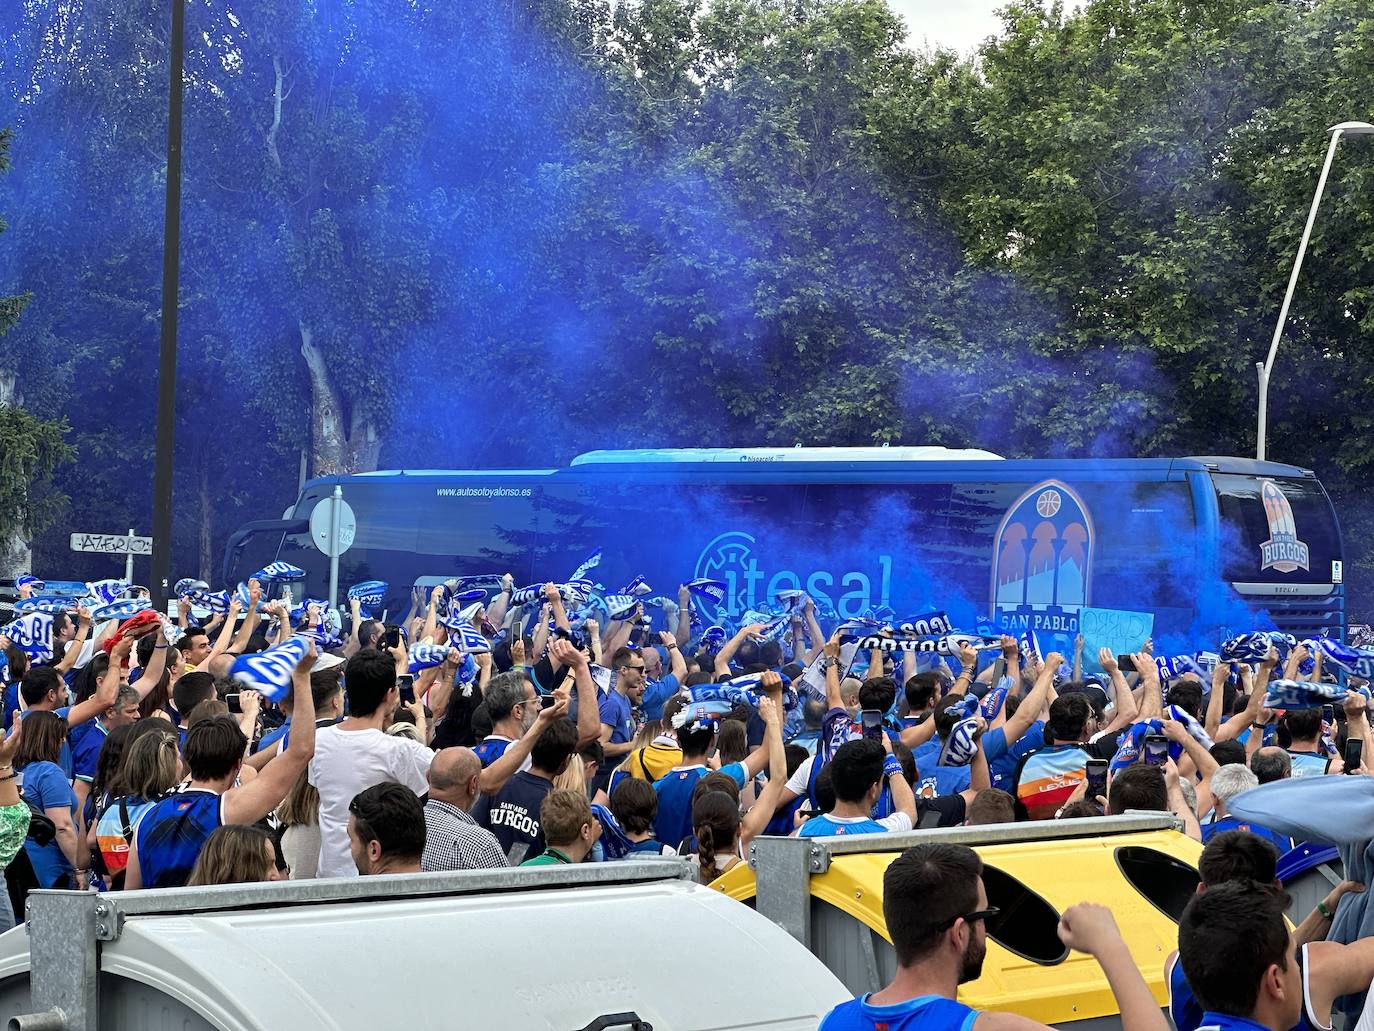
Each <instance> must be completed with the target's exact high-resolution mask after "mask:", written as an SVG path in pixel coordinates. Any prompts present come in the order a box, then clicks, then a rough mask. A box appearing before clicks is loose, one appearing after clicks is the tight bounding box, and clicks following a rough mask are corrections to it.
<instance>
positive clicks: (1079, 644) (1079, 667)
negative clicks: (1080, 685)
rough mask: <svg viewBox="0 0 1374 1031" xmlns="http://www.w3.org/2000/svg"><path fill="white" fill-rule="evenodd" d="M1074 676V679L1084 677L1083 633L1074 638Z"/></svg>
mask: <svg viewBox="0 0 1374 1031" xmlns="http://www.w3.org/2000/svg"><path fill="white" fill-rule="evenodd" d="M1073 678H1074V680H1082V679H1083V635H1082V634H1078V635H1077V636H1076V637H1074V639H1073Z"/></svg>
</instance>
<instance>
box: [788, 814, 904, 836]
mask: <svg viewBox="0 0 1374 1031" xmlns="http://www.w3.org/2000/svg"><path fill="white" fill-rule="evenodd" d="M886 833H887V828H886V827H884V826H883V825H882V824H881V823H879V822H878V821H877V820H874V819H871V818H870V819H864V820H836V819H835V818H834V817H833V816H830V815H829V814H828V813H825V814H822V815H820V816H813V817H812V818H811V819H809V820H807V821H806V822H805V823H804V824H802V825H801V828H800V829H799V830H798V831H797V837H799V838H834V837H838V836H839V835H841V834H886Z"/></svg>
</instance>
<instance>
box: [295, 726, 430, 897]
mask: <svg viewBox="0 0 1374 1031" xmlns="http://www.w3.org/2000/svg"><path fill="white" fill-rule="evenodd" d="M433 759H434V752H433V750H432V749H429V748H426V747H425V746H424V745H422V744H420V743H419V742H418V741H412V740H410V739H409V738H406V737H398V736H396V735H394V734H384V733H382V732H381V731H380V730H374V729H372V728H370V727H369V728H368V729H366V730H344V729H342V727H326V728H324V729H323V730H317V731H316V732H315V757H314V758H313V759H311V760H310V783H311V784H313V785H314V786H315V788H316V790H317V791H319V793H320V868H319V874H318V876H320V877H357V876H358V868H357V867H356V866H354V864H353V855H352V853H351V852H349V850H348V806H349V803H351V802H352V801H353V798H354V796H355V795H357V794H358V793H359V792H360V791H366V790H367V789H368V788H370V787H372V786H373V785H375V784H385V783H387V782H388V781H392V782H395V783H397V784H404V785H405V786H406V787H408V788H410V790H411V791H414V792H415V794H417V795H419V794H423V793H424V792H425V791H428V790H429V784H428V781H427V780H426V774H427V773H428V772H429V764H430V762H431V761H432V760H433Z"/></svg>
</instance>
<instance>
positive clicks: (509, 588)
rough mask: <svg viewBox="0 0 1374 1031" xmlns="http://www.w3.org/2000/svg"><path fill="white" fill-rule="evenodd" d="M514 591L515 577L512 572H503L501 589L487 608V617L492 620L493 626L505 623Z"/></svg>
mask: <svg viewBox="0 0 1374 1031" xmlns="http://www.w3.org/2000/svg"><path fill="white" fill-rule="evenodd" d="M514 593H515V577H514V576H513V575H512V574H510V573H503V574H502V576H501V590H500V591H499V592H498V593H497V595H496V597H495V598H493V599H492V600H491V607H490V608H488V609H487V619H489V620H491V625H492V626H504V625H505V623H506V613H507V612H509V611H510V596H511V595H512V594H514Z"/></svg>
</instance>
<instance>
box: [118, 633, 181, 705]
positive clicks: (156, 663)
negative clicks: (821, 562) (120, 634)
mask: <svg viewBox="0 0 1374 1031" xmlns="http://www.w3.org/2000/svg"><path fill="white" fill-rule="evenodd" d="M154 632H155V633H157V634H158V636H160V637H161V638H162V640H160V641H158V642H157V643H155V644H154V645H153V654H152V656H151V657H150V658H149V659H148V665H147V666H145V667H144V669H143V672H141V673H140V674H139V676H138V679H137V680H135V681H134V684H133V688H134V690H135V691H137V692H138V700H139V701H142V700H143V699H145V698H147V697H148V692H149V691H151V690H152V689H153V688H155V687H157V685H158V682H159V681H160V680H162V674H163V673H164V672H165V671H166V669H167V652H168V651H169V650H170V649H171V647H172V646H171V645H170V644H168V643H167V635H166V634H165V633H163V632H162V631H161V630H157V631H154ZM116 647H118V645H116ZM112 650H113V649H112ZM110 664H111V665H114V656H113V655H111V656H110Z"/></svg>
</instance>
